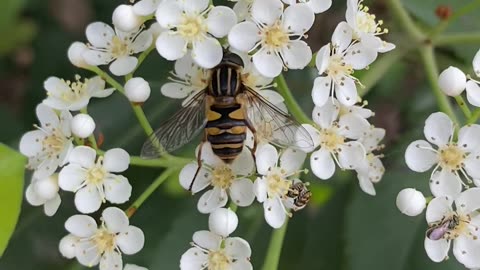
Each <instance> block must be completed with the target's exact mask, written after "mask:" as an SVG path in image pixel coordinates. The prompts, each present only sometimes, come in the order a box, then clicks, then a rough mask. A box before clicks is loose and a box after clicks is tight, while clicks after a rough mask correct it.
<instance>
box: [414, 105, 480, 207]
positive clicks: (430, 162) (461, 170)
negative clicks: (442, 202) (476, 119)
mask: <svg viewBox="0 0 480 270" xmlns="http://www.w3.org/2000/svg"><path fill="white" fill-rule="evenodd" d="M454 130H455V129H454V124H453V122H452V121H451V120H450V118H449V117H448V116H447V115H446V114H444V113H441V112H437V113H433V114H431V115H430V116H429V117H428V118H427V120H426V121H425V127H424V129H423V132H424V134H425V138H426V139H427V141H425V140H417V141H414V142H412V143H410V145H409V146H408V147H407V150H406V152H405V161H406V163H407V165H408V167H409V168H410V169H411V170H413V171H416V172H426V171H428V170H429V169H430V168H432V167H433V166H435V168H434V169H433V172H432V176H431V178H430V189H431V191H432V194H433V195H434V196H436V197H439V196H452V197H453V198H455V197H456V196H458V194H460V192H461V191H462V183H463V182H462V179H461V175H463V176H464V177H465V178H466V179H467V181H468V182H471V181H473V180H472V179H471V178H475V179H477V178H479V177H480V141H479V140H478V138H480V125H467V126H464V127H462V128H461V129H460V130H459V131H458V140H457V142H454V141H453V137H454V136H453V135H454ZM431 144H434V145H436V146H437V149H435V148H433V147H432V145H431ZM463 184H465V183H463ZM465 185H466V184H465Z"/></svg>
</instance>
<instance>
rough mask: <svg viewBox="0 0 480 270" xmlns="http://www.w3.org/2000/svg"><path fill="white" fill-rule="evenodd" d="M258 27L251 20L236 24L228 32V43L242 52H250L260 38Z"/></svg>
mask: <svg viewBox="0 0 480 270" xmlns="http://www.w3.org/2000/svg"><path fill="white" fill-rule="evenodd" d="M260 38H261V37H260V35H259V29H258V27H257V26H256V25H255V24H254V23H253V22H250V21H246V22H241V23H239V24H237V25H235V26H234V27H233V28H232V29H231V30H230V33H229V34H228V43H229V44H230V46H232V48H234V49H236V50H239V51H241V52H249V51H250V50H251V49H253V47H254V46H255V44H256V43H257V42H258V41H259V40H260Z"/></svg>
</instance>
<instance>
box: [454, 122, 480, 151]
mask: <svg viewBox="0 0 480 270" xmlns="http://www.w3.org/2000/svg"><path fill="white" fill-rule="evenodd" d="M478 138H480V125H476V124H473V125H467V126H464V127H462V128H461V129H460V131H459V132H458V146H459V147H462V148H463V149H465V150H467V151H469V152H476V151H478V150H480V141H479V140H478Z"/></svg>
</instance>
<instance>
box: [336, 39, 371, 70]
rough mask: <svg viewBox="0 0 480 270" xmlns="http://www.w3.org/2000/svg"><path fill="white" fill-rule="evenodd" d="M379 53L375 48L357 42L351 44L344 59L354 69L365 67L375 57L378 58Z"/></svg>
mask: <svg viewBox="0 0 480 270" xmlns="http://www.w3.org/2000/svg"><path fill="white" fill-rule="evenodd" d="M377 56H378V53H377V50H376V49H374V48H369V47H365V46H364V45H363V44H362V43H356V44H353V45H352V46H350V48H349V49H348V51H347V53H346V55H345V57H344V60H345V62H346V63H348V64H350V65H351V66H352V68H353V69H356V70H359V69H364V68H366V67H367V66H368V65H370V64H371V63H373V61H375V59H377Z"/></svg>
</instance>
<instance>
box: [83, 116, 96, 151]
mask: <svg viewBox="0 0 480 270" xmlns="http://www.w3.org/2000/svg"><path fill="white" fill-rule="evenodd" d="M80 112H81V113H84V114H88V111H87V107H85V108H83V109H81V110H80ZM88 142H89V143H90V146H91V147H93V148H94V149H98V146H97V140H96V139H95V135H94V134H92V135H90V136H88Z"/></svg>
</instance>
